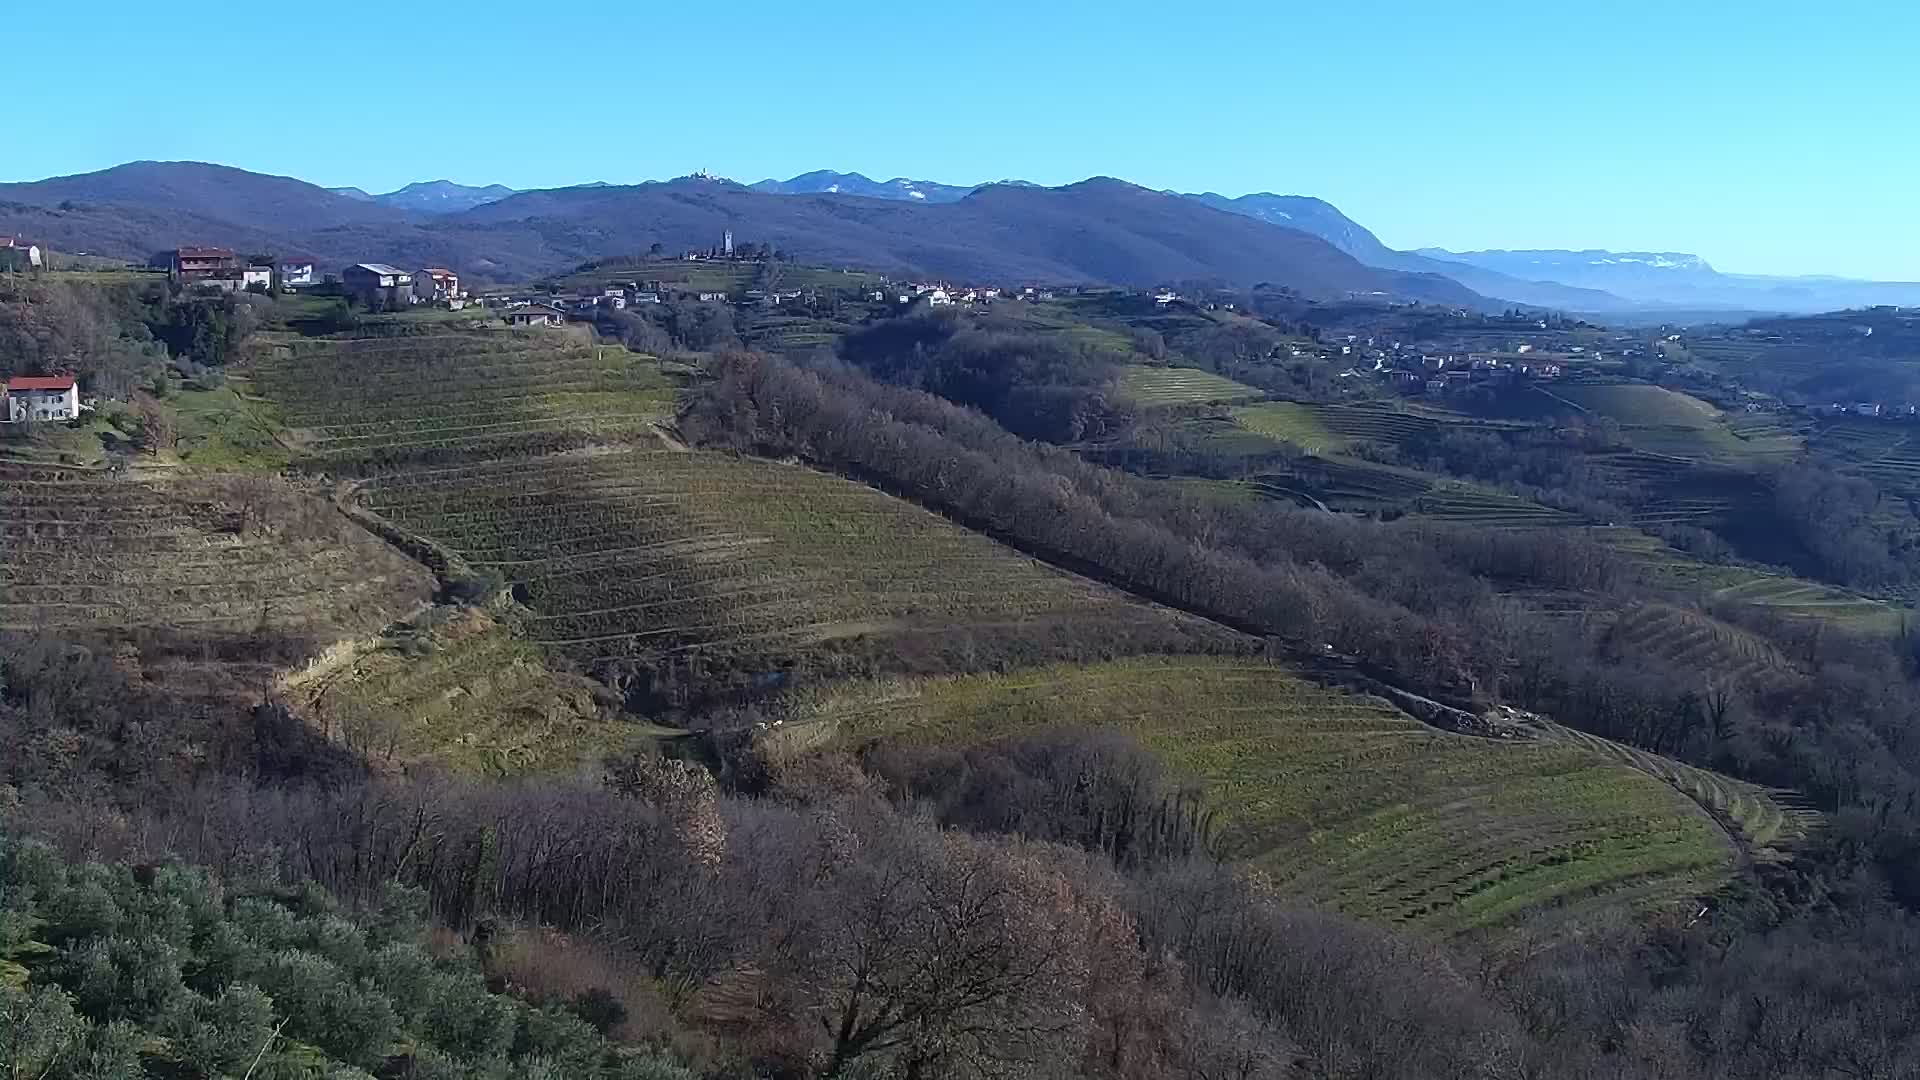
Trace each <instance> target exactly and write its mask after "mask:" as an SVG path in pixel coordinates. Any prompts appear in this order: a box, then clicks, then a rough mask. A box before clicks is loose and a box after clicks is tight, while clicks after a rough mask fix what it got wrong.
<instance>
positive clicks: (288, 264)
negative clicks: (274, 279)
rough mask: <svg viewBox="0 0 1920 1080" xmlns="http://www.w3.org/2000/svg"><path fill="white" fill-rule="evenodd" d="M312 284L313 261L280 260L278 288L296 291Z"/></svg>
mask: <svg viewBox="0 0 1920 1080" xmlns="http://www.w3.org/2000/svg"><path fill="white" fill-rule="evenodd" d="M311 284H313V261H312V260H311V259H282V260H280V287H281V288H283V289H298V288H303V287H305V286H308V285H311Z"/></svg>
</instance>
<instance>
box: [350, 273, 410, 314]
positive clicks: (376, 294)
mask: <svg viewBox="0 0 1920 1080" xmlns="http://www.w3.org/2000/svg"><path fill="white" fill-rule="evenodd" d="M340 283H341V284H342V285H344V286H346V289H347V292H349V293H351V294H353V295H354V296H356V297H358V298H360V299H361V300H362V301H364V302H365V303H366V304H367V306H368V307H372V306H373V305H374V304H376V303H380V302H385V303H387V304H390V305H392V304H410V303H412V302H413V275H412V274H409V273H407V272H406V271H405V270H402V269H400V268H399V267H397V266H388V265H387V264H386V263H355V264H354V265H352V266H349V267H347V268H346V269H345V270H343V271H341V272H340Z"/></svg>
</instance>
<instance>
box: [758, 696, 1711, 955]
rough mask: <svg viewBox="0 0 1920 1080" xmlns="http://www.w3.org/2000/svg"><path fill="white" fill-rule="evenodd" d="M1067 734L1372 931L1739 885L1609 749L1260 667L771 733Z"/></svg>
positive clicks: (1234, 852) (1441, 927)
mask: <svg viewBox="0 0 1920 1080" xmlns="http://www.w3.org/2000/svg"><path fill="white" fill-rule="evenodd" d="M1053 724H1060V725H1076V726H1099V727H1113V728H1119V729H1121V730H1124V731H1126V732H1128V733H1130V734H1132V735H1133V736H1134V737H1135V738H1137V739H1139V740H1140V741H1141V742H1142V743H1143V744H1144V745H1146V746H1147V747H1149V748H1151V749H1152V750H1154V751H1156V752H1158V753H1160V754H1162V755H1164V757H1165V758H1166V760H1167V761H1168V762H1169V763H1170V764H1171V765H1172V766H1173V767H1174V768H1175V769H1177V770H1179V771H1181V772H1183V773H1185V774H1187V775H1190V776H1192V777H1195V778H1197V779H1198V780H1199V781H1200V782H1201V783H1202V785H1203V787H1204V789H1205V792H1206V793H1207V795H1208V796H1209V798H1210V801H1211V803H1212V805H1213V806H1214V807H1215V808H1216V809H1217V810H1218V812H1219V814H1220V822H1219V824H1218V826H1217V831H1216V834H1215V837H1214V844H1215V847H1216V849H1217V850H1218V851H1219V853H1220V854H1222V855H1223V856H1225V857H1227V858H1230V859H1234V860H1238V861H1243V862H1246V863H1248V864H1249V865H1250V866H1252V867H1253V868H1255V869H1257V870H1259V871H1261V872H1262V873H1263V874H1265V875H1267V877H1268V878H1269V880H1271V881H1272V882H1273V883H1274V885H1275V887H1276V888H1277V889H1278V890H1279V891H1280V892H1281V893H1283V894H1285V895H1288V896H1294V897H1299V898H1302V899H1306V900H1311V901H1313V902H1315V903H1318V904H1323V905H1327V906H1330V907H1332V908H1334V909H1336V910H1339V911H1342V912H1346V913H1348V914H1352V915H1357V916H1361V917H1366V918H1372V919H1378V920H1383V921H1391V922H1400V923H1409V924H1414V925H1417V926H1419V927H1421V928H1423V929H1425V930H1428V931H1431V932H1435V933H1441V934H1449V933H1459V932H1465V931H1471V930H1475V929H1480V928H1485V927H1491V926H1496V925H1500V924H1504V923H1509V922H1511V921H1514V920H1516V919H1520V918H1523V917H1527V916H1529V915H1534V914H1538V913H1541V912H1545V911H1549V910H1556V909H1557V913H1558V917H1562V918H1580V917H1585V916H1587V915H1591V914H1594V913H1596V912H1598V911H1601V910H1606V909H1612V908H1618V907H1627V908H1632V909H1638V908H1644V907H1659V906H1665V905H1677V904H1682V903H1686V902H1690V901H1691V900H1693V899H1694V898H1695V897H1698V896H1700V895H1702V894H1705V893H1707V892H1710V891H1712V890H1714V889H1716V888H1718V887H1719V886H1721V885H1722V884H1724V883H1726V882H1727V881H1728V880H1729V879H1730V878H1731V877H1732V875H1733V872H1734V846H1733V844H1732V842H1731V841H1730V839H1729V838H1728V836H1727V834H1726V833H1725V832H1723V831H1722V830H1721V829H1720V828H1719V827H1717V826H1716V824H1715V822H1714V821H1713V820H1712V819H1711V818H1710V817H1709V816H1708V814H1707V813H1706V812H1704V811H1703V810H1702V809H1701V807H1700V806H1699V805H1697V804H1696V803H1695V802H1693V801H1692V799H1690V798H1689V797H1687V796H1686V795H1685V794H1683V793H1682V792H1681V791H1679V790H1676V788H1675V787H1674V786H1673V785H1672V784H1670V783H1667V782H1664V781H1662V780H1661V779H1659V778H1657V777H1654V776H1650V775H1649V774H1648V773H1647V771H1645V769H1644V768H1643V767H1641V766H1640V765H1638V764H1636V763H1630V762H1626V761H1623V760H1621V758H1620V757H1618V756H1617V755H1615V754H1613V753H1611V752H1606V751H1601V750H1597V749H1595V748H1593V747H1588V746H1581V745H1576V744H1574V743H1572V742H1571V741H1569V740H1564V739H1540V740H1531V741H1526V740H1523V741H1514V742H1502V741H1494V740H1487V739H1476V738H1472V737H1469V736H1464V735H1451V734H1446V733H1443V732H1439V731H1436V730H1434V729H1432V728H1429V727H1426V726H1425V725H1422V724H1420V723H1418V722H1416V721H1414V720H1411V719H1409V718H1408V717H1406V716H1405V715H1404V714H1402V713H1400V712H1399V711H1397V710H1395V709H1393V708H1391V707H1389V706H1387V705H1386V704H1384V703H1382V702H1380V701H1378V700H1377V699H1373V698H1368V697H1359V696H1354V695H1349V694H1344V693H1340V692H1336V691H1329V690H1324V689H1321V688H1318V687H1316V686H1313V685H1311V684H1309V683H1305V682H1302V681H1300V680H1298V679H1296V678H1293V677H1291V676H1289V675H1288V674H1287V673H1286V672H1285V671H1283V670H1282V669H1279V668H1276V667H1272V666H1268V665H1264V664H1260V663H1257V662H1251V661H1225V660H1178V661H1174V660H1160V659H1153V660H1135V661H1126V662H1118V663H1108V664H1098V665H1091V666H1087V667H1079V668H1048V669H1043V670H1038V671H1029V672H1023V673H1018V674H1012V675H982V676H969V677H962V678H952V679H929V680H907V681H888V682H880V683H872V684H859V685H855V686H852V687H841V688H833V689H828V690H823V691H817V692H814V693H811V694H807V695H804V696H799V697H796V699H795V700H794V701H793V703H792V709H791V713H790V718H789V720H788V722H787V723H786V724H785V725H784V727H783V728H782V729H781V733H780V734H779V736H777V738H778V739H779V740H780V741H782V742H783V743H785V744H787V745H789V746H791V747H794V748H804V747H810V746H818V745H838V746H849V747H851V746H858V745H863V744H865V743H868V742H870V741H874V740H881V739H901V740H909V741H916V742H937V743H948V744H964V743H969V742H978V741H985V740H990V739H993V738H995V737H999V736H1004V735H1009V734H1013V733H1016V732H1019V731H1022V730H1027V729H1030V728H1033V727H1036V726H1041V725H1053Z"/></svg>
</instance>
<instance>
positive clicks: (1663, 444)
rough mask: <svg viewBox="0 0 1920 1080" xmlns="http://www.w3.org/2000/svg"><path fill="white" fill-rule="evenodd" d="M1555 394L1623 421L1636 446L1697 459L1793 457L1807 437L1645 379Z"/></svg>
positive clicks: (1755, 461) (1748, 461)
mask: <svg viewBox="0 0 1920 1080" xmlns="http://www.w3.org/2000/svg"><path fill="white" fill-rule="evenodd" d="M1553 393H1554V394H1555V396H1557V397H1559V398H1562V399H1564V400H1567V401H1570V402H1572V403H1574V404H1575V405H1578V406H1580V407H1581V408H1583V409H1585V410H1586V411H1588V412H1589V413H1592V414H1594V415H1596V416H1604V417H1608V418H1610V419H1612V420H1614V421H1616V422H1618V423H1619V424H1620V431H1621V434H1622V435H1623V436H1624V437H1625V438H1626V440H1627V441H1628V442H1629V443H1631V444H1632V445H1633V447H1634V448H1635V449H1637V450H1642V451H1645V452H1647V453H1650V454H1665V455H1669V456H1672V457H1677V458H1687V459H1689V460H1696V461H1711V462H1721V463H1726V464H1737V465H1759V464H1765V463H1768V462H1772V461H1780V460H1784V459H1786V458H1790V457H1792V456H1793V455H1795V454H1797V453H1799V452H1800V450H1801V447H1802V440H1801V438H1800V437H1799V435H1797V434H1795V433H1794V432H1793V431H1791V430H1789V429H1787V428H1785V427H1783V426H1781V425H1779V424H1778V423H1777V422H1772V421H1759V422H1756V421H1755V420H1751V419H1748V418H1746V417H1741V418H1738V419H1737V420H1730V419H1729V418H1728V417H1727V416H1726V414H1723V413H1722V412H1721V411H1720V410H1719V409H1717V408H1715V407H1714V406H1713V405H1711V404H1709V403H1707V402H1705V401H1701V400H1700V399H1699V398H1696V397H1693V396H1691V395H1688V394H1682V393H1679V392H1677V391H1673V390H1668V389H1665V388H1664V387H1659V386H1650V385H1647V384H1645V383H1608V384H1573V385H1565V386H1558V387H1555V388H1554V390H1553Z"/></svg>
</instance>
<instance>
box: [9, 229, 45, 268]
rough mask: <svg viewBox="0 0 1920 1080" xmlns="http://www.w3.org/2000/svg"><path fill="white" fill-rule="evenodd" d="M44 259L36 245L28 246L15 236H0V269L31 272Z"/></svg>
mask: <svg viewBox="0 0 1920 1080" xmlns="http://www.w3.org/2000/svg"><path fill="white" fill-rule="evenodd" d="M43 258H44V255H43V253H42V252H41V250H40V247H39V245H38V244H29V243H27V242H26V241H25V240H22V239H20V238H19V237H17V236H0V269H4V270H33V269H36V268H38V267H39V266H40V265H41V261H42V259H43Z"/></svg>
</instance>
